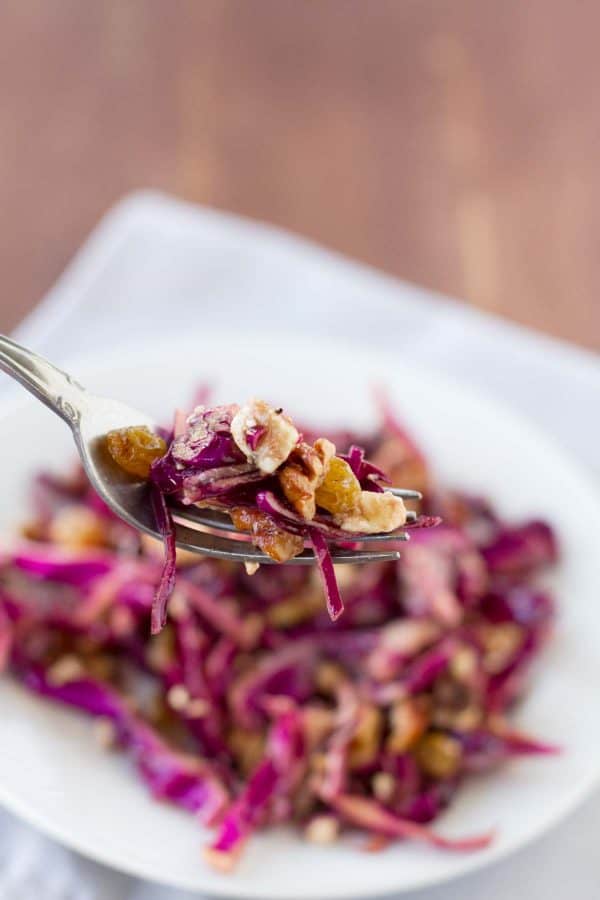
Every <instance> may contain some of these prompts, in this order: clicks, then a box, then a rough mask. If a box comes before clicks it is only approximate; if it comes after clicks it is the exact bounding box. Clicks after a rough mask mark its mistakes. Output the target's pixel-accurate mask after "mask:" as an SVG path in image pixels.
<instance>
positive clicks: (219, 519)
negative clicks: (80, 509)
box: [172, 506, 416, 543]
mask: <svg viewBox="0 0 600 900" xmlns="http://www.w3.org/2000/svg"><path fill="white" fill-rule="evenodd" d="M172 513H173V518H174V520H175V521H176V522H177V523H180V524H181V525H187V524H188V523H189V522H192V523H193V524H194V525H202V526H203V527H205V528H214V529H215V530H217V531H225V532H229V533H230V534H241V533H242V532H240V531H238V530H237V528H236V527H235V525H234V524H233V522H232V521H231V519H230V518H229V516H227V515H224V514H223V513H220V512H217V511H216V510H212V509H200V508H199V507H197V506H186V507H177V509H176V510H175V509H172ZM415 519H416V513H407V514H406V521H407V522H414V521H415ZM409 539H410V537H409V535H408V534H407V533H406V532H405V531H402V530H398V531H395V532H388V533H385V532H382V533H379V534H365V535H361V537H360V541H359V539H358V538H356V537H348V542H349V543H359V542H360V543H363V542H364V543H369V542H377V541H408V540H409Z"/></svg>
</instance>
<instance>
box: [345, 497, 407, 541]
mask: <svg viewBox="0 0 600 900" xmlns="http://www.w3.org/2000/svg"><path fill="white" fill-rule="evenodd" d="M334 519H335V521H336V523H337V524H338V525H339V526H340V528H341V529H342V530H343V531H353V532H356V533H361V534H377V533H379V532H380V531H395V530H396V528H400V527H401V526H402V525H404V524H405V522H406V509H405V507H404V503H403V502H402V500H401V498H400V497H394V495H393V494H390V493H387V492H384V493H375V492H374V491H362V492H361V495H360V499H359V502H358V508H357V509H355V510H352V511H351V512H348V513H343V514H340V515H337V516H334Z"/></svg>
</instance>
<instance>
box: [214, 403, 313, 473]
mask: <svg viewBox="0 0 600 900" xmlns="http://www.w3.org/2000/svg"><path fill="white" fill-rule="evenodd" d="M231 434H232V435H233V439H234V441H235V442H236V444H237V446H238V447H239V448H240V450H241V451H242V453H243V454H244V456H245V457H246V459H247V460H248V462H250V463H252V465H254V466H256V468H257V469H260V471H261V472H264V473H265V475H272V474H273V472H274V471H275V469H278V468H279V466H280V465H281V464H282V463H284V462H285V461H286V459H287V458H288V456H289V455H290V453H291V452H292V450H293V448H294V447H295V446H296V444H297V443H298V439H299V437H300V435H299V434H298V432H297V430H296V428H295V427H294V425H293V423H292V420H291V419H290V418H289V416H286V415H284V414H283V413H282V411H281V410H276V409H273V407H272V406H269V404H268V403H265V402H264V400H251V401H250V403H246V404H245V405H244V406H242V407H241V408H240V409H239V410H238V412H237V413H236V414H235V415H234V417H233V419H232V420H231ZM249 435H254V438H250V439H249Z"/></svg>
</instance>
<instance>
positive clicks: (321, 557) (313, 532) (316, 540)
mask: <svg viewBox="0 0 600 900" xmlns="http://www.w3.org/2000/svg"><path fill="white" fill-rule="evenodd" d="M308 533H309V536H310V542H311V544H312V545H313V549H314V551H315V556H316V559H317V566H318V567H319V572H320V574H321V579H322V581H323V588H324V590H325V598H326V601H327V612H328V613H329V617H330V619H331V621H332V622H335V620H336V619H339V617H340V616H341V614H342V613H343V612H344V601H343V600H342V595H341V594H340V589H339V588H338V584H337V580H336V577H335V569H334V568H333V562H332V560H331V554H330V552H329V547H328V546H327V541H326V540H325V538H324V537H323V535H322V534H321V532H320V531H318V530H317V529H316V528H310V529H309V532H308Z"/></svg>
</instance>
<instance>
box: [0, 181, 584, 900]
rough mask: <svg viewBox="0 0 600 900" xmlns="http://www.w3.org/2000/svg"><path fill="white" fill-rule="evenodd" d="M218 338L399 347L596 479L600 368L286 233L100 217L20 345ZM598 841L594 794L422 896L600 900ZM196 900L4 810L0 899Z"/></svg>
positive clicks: (230, 222) (186, 218)
mask: <svg viewBox="0 0 600 900" xmlns="http://www.w3.org/2000/svg"><path fill="white" fill-rule="evenodd" d="M115 322H116V323H118V328H119V330H118V332H115V328H114V325H115ZM209 327H227V328H230V329H231V330H232V331H236V330H239V329H240V328H244V329H247V330H251V331H257V330H260V331H262V332H263V333H264V332H265V331H273V332H281V331H285V330H286V329H288V330H289V329H293V330H294V332H295V333H305V334H310V335H328V336H330V337H331V338H332V339H343V340H346V341H352V342H357V343H360V344H362V345H364V344H370V345H372V346H376V347H387V348H391V349H393V350H394V351H395V352H397V354H398V358H399V360H400V359H402V361H403V364H407V365H409V364H410V361H411V360H419V361H420V362H424V363H426V364H427V365H428V366H429V367H431V368H434V369H437V370H438V371H441V372H444V373H447V374H449V375H453V376H454V375H456V376H459V377H461V378H463V379H468V380H470V381H471V382H474V383H476V384H477V386H479V387H481V388H482V389H485V390H487V391H488V392H489V393H490V394H491V395H493V396H494V397H496V398H497V399H501V400H504V401H505V402H507V403H509V404H511V405H512V406H514V407H516V408H518V409H520V410H521V411H522V412H524V413H525V414H526V415H528V416H529V417H530V418H531V419H533V420H535V421H537V422H538V423H539V424H540V425H541V426H542V427H544V428H545V429H546V431H547V432H548V433H550V434H551V435H552V436H553V438H554V439H555V440H556V441H557V442H558V443H560V444H562V445H563V446H564V447H565V448H567V449H568V450H569V451H570V452H571V453H572V454H574V455H576V456H578V457H579V459H580V460H581V461H582V463H584V464H585V465H587V466H589V467H591V468H593V469H594V470H595V471H596V472H597V474H598V475H599V476H600V454H599V453H598V447H599V446H600V416H598V415H597V412H596V413H593V411H597V409H598V404H599V400H600V363H599V360H598V358H597V357H596V356H595V355H594V354H591V353H587V352H584V351H582V350H578V349H576V348H574V347H571V346H569V345H566V344H563V343H560V342H558V341H554V340H551V339H549V338H545V337H542V336H541V335H538V334H535V333H532V332H530V331H527V330H525V329H523V328H519V327H517V326H515V325H512V324H509V323H507V322H503V321H501V320H499V319H496V318H492V317H490V316H487V315H483V314H480V313H478V312H476V311H473V310H471V309H469V308H467V307H464V306H461V305H459V304H456V303H454V302H452V301H449V300H445V299H443V298H440V297H437V296H435V295H433V294H431V293H430V292H426V291H423V290H421V289H419V288H416V287H414V286H412V285H407V284H403V283H400V282H398V281H396V280H394V279H391V278H388V277H385V276H383V275H380V274H378V273H377V272H375V271H373V270H370V269H368V268H367V267H365V266H360V265H357V264H354V263H351V262H348V261H347V260H344V259H343V258H341V257H339V256H337V255H335V254H332V253H329V252H327V251H324V250H321V249H318V248H316V247H314V246H313V245H311V244H309V243H307V242H305V241H302V240H300V239H297V238H294V237H291V236H289V235H287V234H285V233H283V232H281V231H278V230H275V229H272V228H269V227H267V226H263V225H259V224H256V223H251V222H247V221H244V220H241V219H239V218H236V217H234V216H230V215H226V214H223V213H217V212H215V211H212V210H206V209H198V208H195V207H191V206H188V205H186V204H183V203H180V202H178V201H174V200H171V199H169V198H167V197H163V196H160V195H157V194H152V193H141V194H136V195H133V196H132V197H130V198H128V199H126V200H124V201H123V202H122V203H121V204H119V205H118V206H117V207H116V208H115V209H114V210H113V211H112V212H111V213H109V215H107V216H106V217H105V219H104V220H103V222H102V223H101V224H100V225H99V226H98V228H97V229H96V231H95V232H94V234H93V235H92V236H91V237H90V239H89V240H88V241H87V243H86V245H85V247H84V248H83V250H82V251H80V253H79V254H78V255H77V257H76V259H75V260H74V262H73V263H72V264H71V266H70V267H69V269H68V270H67V271H66V272H65V274H64V275H63V276H62V277H61V278H60V280H59V281H58V283H57V285H56V286H55V287H54V289H53V290H52V291H51V292H50V293H49V295H48V296H47V297H46V299H45V300H44V301H43V302H42V303H41V304H40V305H39V306H38V308H37V309H36V310H35V311H34V313H32V314H31V315H30V316H29V318H28V319H27V320H26V321H25V322H24V323H23V324H22V325H21V326H20V328H19V329H17V332H16V337H17V339H19V340H22V341H23V342H24V343H26V344H28V345H29V346H31V347H33V348H35V349H37V350H39V351H41V352H43V353H45V354H47V355H48V356H50V357H51V358H52V359H53V360H56V361H59V362H63V363H67V361H68V359H69V357H71V356H73V355H74V354H75V355H78V356H79V355H81V354H82V353H85V354H91V353H93V352H95V351H96V350H98V349H100V348H101V347H102V346H104V345H105V344H110V345H111V346H113V347H114V346H115V344H118V343H119V342H122V343H123V346H124V348H125V347H126V346H127V345H130V344H131V342H132V341H135V342H136V343H138V342H140V341H143V340H144V339H146V338H148V339H154V338H156V337H157V336H164V337H165V338H168V337H169V336H171V335H173V336H175V335H177V334H178V333H181V331H182V330H183V329H185V331H186V333H188V334H189V333H190V332H192V333H193V332H194V331H197V333H198V336H199V338H200V337H201V335H202V331H203V330H204V329H206V328H209ZM4 389H5V390H7V389H9V388H7V387H6V386H4ZM598 833H600V796H595V797H593V798H592V799H591V800H589V801H588V802H587V803H586V805H585V806H584V807H583V808H582V809H580V810H579V811H578V812H577V813H576V814H575V815H572V816H571V817H570V818H569V819H568V820H567V821H566V822H564V823H563V824H562V825H561V826H560V827H558V828H556V829H554V831H553V832H552V833H551V834H550V835H548V836H547V837H546V838H544V839H542V840H540V841H538V842H537V843H536V844H535V845H534V846H532V847H531V848H528V849H526V850H524V851H521V852H520V853H518V854H516V855H514V856H512V857H511V858H510V859H509V860H507V861H505V862H504V863H501V864H497V865H495V866H493V867H491V868H489V869H486V870H485V872H482V873H479V874H475V875H471V876H469V877H467V878H464V879H461V880H460V882H459V883H457V882H455V883H452V884H450V885H448V886H446V887H441V888H435V889H431V890H427V891H423V892H419V897H421V898H423V900H452V898H455V897H456V896H458V894H460V896H461V898H462V900H476V898H480V897H482V896H485V897H486V900H504V898H506V897H507V896H511V895H512V896H515V897H520V896H522V893H523V886H524V885H527V894H528V900H548V897H551V898H552V900H562V898H567V897H569V898H570V897H572V896H576V897H577V898H578V900H596V898H597V897H598V887H597V885H598V864H597V850H596V842H597V838H596V835H597V834H598ZM400 864H401V862H400V861H399V865H400ZM234 877H235V876H234ZM232 894H235V884H234V883H233V882H232ZM191 896H192V895H189V894H185V893H182V892H181V891H174V890H169V889H166V888H162V887H159V886H156V885H150V884H146V883H142V882H140V881H136V880H135V879H132V878H129V877H127V876H124V875H121V874H119V873H116V872H113V871H111V870H109V869H107V868H105V867H102V866H99V865H97V864H95V863H91V862H89V861H86V860H84V859H83V858H82V857H80V856H78V855H77V854H75V853H73V852H71V851H68V850H65V849H64V848H61V847H59V846H58V845H57V844H55V843H53V842H52V841H51V840H49V839H48V838H45V837H43V836H41V835H40V834H38V833H37V832H35V831H34V830H33V829H32V828H30V827H29V826H26V825H23V824H21V823H17V821H16V820H15V819H14V818H13V817H12V816H11V815H9V814H7V813H2V812H0V900H105V898H106V900H108V898H110V900H185V898H186V897H187V898H190V897H191ZM196 896H197V895H196Z"/></svg>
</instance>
